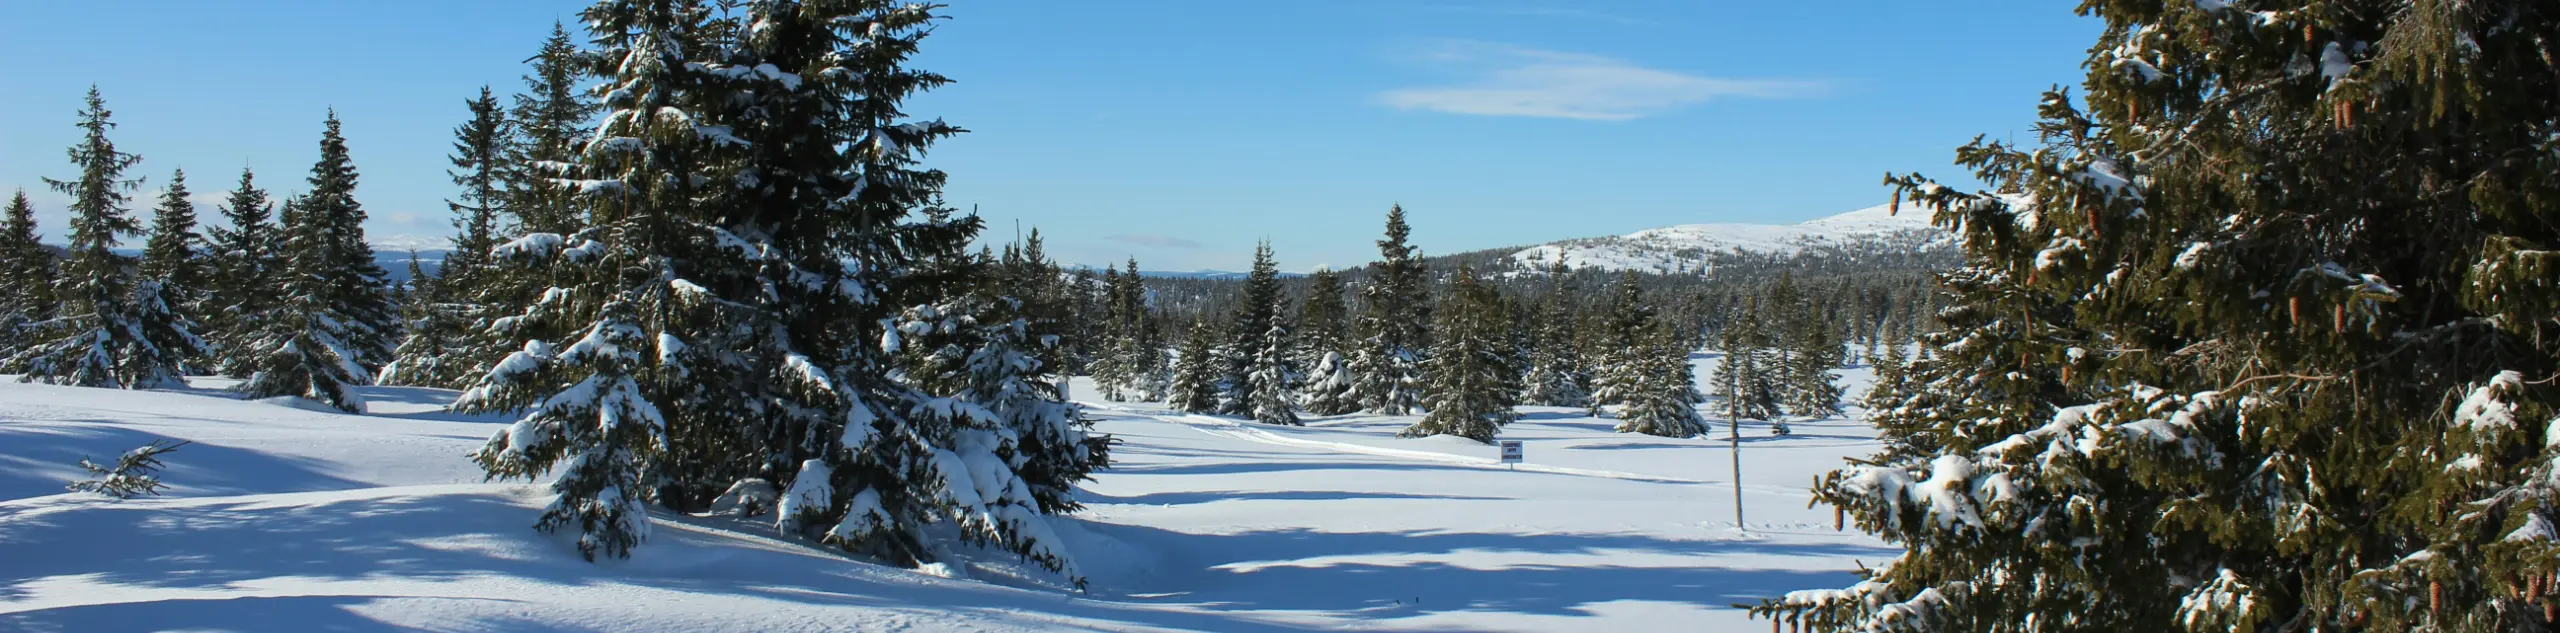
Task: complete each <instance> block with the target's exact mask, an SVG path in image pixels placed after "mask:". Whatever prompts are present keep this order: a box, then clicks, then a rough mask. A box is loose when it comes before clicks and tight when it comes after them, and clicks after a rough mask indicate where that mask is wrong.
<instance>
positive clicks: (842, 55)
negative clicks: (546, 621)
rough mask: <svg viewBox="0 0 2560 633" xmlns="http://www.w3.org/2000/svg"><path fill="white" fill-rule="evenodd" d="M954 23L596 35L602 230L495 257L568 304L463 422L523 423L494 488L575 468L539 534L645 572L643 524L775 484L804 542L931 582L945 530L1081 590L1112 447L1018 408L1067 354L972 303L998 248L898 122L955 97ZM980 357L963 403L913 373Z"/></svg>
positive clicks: (606, 9) (911, 8)
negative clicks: (568, 531)
mask: <svg viewBox="0 0 2560 633" xmlns="http://www.w3.org/2000/svg"><path fill="white" fill-rule="evenodd" d="M933 10H934V7H933V6H932V5H912V4H910V5H897V4H892V3H890V2H887V1H885V0H859V1H851V2H840V3H823V4H814V3H813V4H797V3H754V4H747V5H732V4H727V3H722V4H719V5H717V6H714V5H712V4H711V3H708V2H703V1H699V0H695V1H682V2H637V1H632V0H602V1H600V2H598V3H597V4H595V5H594V6H592V7H590V8H589V9H588V11H587V12H586V18H587V21H588V24H589V28H588V31H589V32H591V33H595V34H596V42H595V43H596V46H597V47H598V49H599V50H598V51H596V53H595V54H596V56H597V58H598V59H600V60H605V62H606V63H604V64H602V65H601V66H600V68H604V69H607V70H609V71H610V72H611V74H612V76H611V78H610V79H609V82H608V83H609V85H608V90H607V93H608V94H610V95H613V96H612V97H611V98H610V99H608V100H607V102H606V105H607V107H608V108H610V109H609V110H608V111H607V112H605V113H604V115H603V116H602V117H601V119H602V123H600V124H599V126H598V127H597V130H596V134H595V135H594V138H595V140H593V141H592V142H589V143H587V144H586V145H585V147H584V150H583V152H584V153H583V154H582V155H581V156H580V157H579V163H578V164H577V165H576V166H575V169H574V170H573V171H575V172H576V173H578V174H580V175H581V177H582V178H585V180H582V181H580V182H578V183H577V184H578V187H577V196H578V197H577V198H576V204H577V205H578V206H580V207H582V208H583V209H584V212H585V214H586V217H587V218H588V220H587V223H588V224H590V225H591V226H588V227H586V228H582V229H579V230H578V231H577V232H576V233H573V234H569V235H561V234H553V233H541V232H536V233H530V234H527V235H526V236H524V237H522V238H519V239H517V240H515V241H513V242H510V243H509V244H507V245H505V246H501V247H500V248H499V249H497V252H498V255H499V256H500V257H503V258H509V259H521V260H523V261H526V262H527V263H528V264H529V265H533V266H537V267H541V268H544V269H546V270H548V271H549V272H550V277H549V278H550V279H553V280H555V282H554V283H555V284H556V285H555V286H554V287H553V288H552V289H549V290H545V291H543V292H539V293H535V294H534V295H533V296H537V297H544V298H545V299H544V300H543V301H538V302H535V303H534V304H533V305H532V307H531V308H529V309H528V310H527V311H526V312H525V313H524V314H522V315H520V316H515V317H510V319H512V320H513V321H511V322H510V323H512V324H511V325H507V326H504V327H502V328H501V330H502V331H505V332H512V333H515V334H513V335H512V337H514V338H519V339H520V340H522V341H523V342H522V344H521V345H520V347H519V349H521V351H519V352H516V353H515V354H513V355H511V356H510V357H508V358H507V359H505V360H502V361H500V362H498V363H496V364H495V366H494V368H493V369H492V370H491V371H490V372H489V373H488V374H487V375H486V376H483V377H482V378H481V379H480V381H479V382H478V383H477V384H476V385H475V386H474V387H473V388H472V389H471V390H469V391H467V392H465V394H464V396H463V397H462V398H461V399H460V400H459V401H458V403H457V406H459V407H461V408H464V409H467V410H488V411H522V412H523V413H522V417H521V418H520V419H519V421H518V422H517V423H516V424H514V425H513V426H511V427H509V428H508V429H507V430H505V431H503V432H501V433H500V434H498V435H497V436H496V437H493V438H491V440H490V441H489V443H488V444H487V445H486V446H485V447H484V448H483V449H482V450H481V452H480V453H479V455H478V459H479V460H480V462H481V463H482V465H483V466H484V468H486V469H488V470H489V471H490V473H491V474H492V475H495V476H504V477H534V476H540V475H542V474H545V473H548V472H549V471H551V470H552V469H553V468H554V467H558V466H564V465H565V468H564V469H563V472H560V473H559V474H558V475H557V476H556V477H555V478H554V480H553V484H552V489H553V491H554V492H555V493H556V495H557V499H558V500H557V501H556V503H555V505H554V506H552V508H551V509H550V510H549V511H547V512H546V513H545V515H544V517H543V518H542V519H541V521H540V522H539V523H537V527H540V528H542V529H559V528H561V527H566V526H569V525H576V526H578V528H579V530H580V531H581V532H582V535H581V539H580V542H581V547H582V549H583V550H584V551H585V552H586V553H587V554H588V555H590V556H593V555H596V554H605V555H613V556H619V555H626V554H627V553H628V552H629V550H630V547H631V546H633V545H635V544H637V543H639V542H640V541H641V540H642V539H643V538H645V536H646V530H647V526H648V521H647V514H646V512H645V508H644V506H645V505H646V504H649V503H653V502H654V503H661V504H666V505H670V506H674V507H677V508H679V509H686V508H693V507H699V506H703V505H707V502H708V501H709V500H710V499H711V498H712V497H714V496H715V495H714V493H717V492H719V491H721V490H723V489H725V488H728V487H731V486H733V485H734V484H737V483H742V482H743V481H744V480H746V479H748V478H754V479H762V480H766V481H773V482H778V483H780V484H781V487H782V488H783V489H784V493H783V495H782V499H781V500H780V502H779V505H778V507H777V508H776V511H775V513H776V522H777V528H778V529H779V530H781V531H783V532H784V533H786V534H791V535H794V536H799V537H805V538H811V539H816V540H820V541H823V542H827V543H831V544H834V545H836V546H838V547H841V548H843V549H844V550H846V551H848V552H853V553H858V554H862V555H866V556H870V557H873V558H875V559H878V560H882V561H884V562H889V563H893V564H920V563H925V562H931V561H933V560H934V559H935V554H934V552H936V551H939V550H940V549H941V548H940V547H938V546H936V545H934V544H933V542H932V539H934V538H936V537H937V535H941V534H949V532H942V531H939V530H937V531H933V532H928V531H927V530H926V529H925V526H926V525H928V524H936V523H939V524H946V525H952V526H956V527H957V528H958V535H959V538H961V539H963V540H965V541H969V542H976V543H985V544H990V545H994V546H998V547H1001V548H1004V549H1006V550H1009V551H1012V552H1014V553H1017V554H1019V555H1022V556H1024V557H1026V558H1029V559H1031V560H1033V561H1037V562H1040V563H1042V564H1044V565H1046V566H1048V567H1050V568H1052V569H1055V570H1059V571H1061V572H1063V573H1066V574H1067V575H1068V576H1070V577H1075V572H1074V567H1073V564H1072V562H1071V561H1070V560H1068V558H1067V556H1066V554H1065V552H1064V551H1063V550H1061V549H1059V542H1058V540H1057V538H1056V535H1055V534H1054V533H1053V532H1052V531H1051V530H1050V529H1049V528H1048V525H1047V522H1046V519H1045V517H1046V516H1047V515H1049V514H1052V513H1056V512H1065V511H1069V510H1072V509H1073V504H1072V502H1071V501H1070V500H1069V499H1068V498H1067V497H1065V496H1064V491H1065V489H1066V488H1067V487H1070V486H1072V485H1073V483H1074V482H1075V481H1077V480H1080V479H1082V478H1084V477H1085V476H1086V473H1087V472H1088V471H1089V470H1090V469H1091V468H1094V467H1099V466H1100V465H1101V464H1103V463H1105V461H1106V458H1107V455H1106V454H1104V453H1103V452H1102V451H1103V448H1104V447H1105V446H1107V442H1106V441H1102V440H1099V438H1087V439H1088V440H1093V441H1076V440H1073V438H1072V437H1070V436H1067V435H1060V434H1050V435H1048V436H1043V435H1042V433H1046V432H1047V431H1051V430H1059V429H1073V428H1076V424H1077V423H1076V422H1075V421H1074V419H1073V418H1072V416H1071V415H1067V416H1066V417H1060V416H1061V415H1063V414H1071V413H1072V412H1073V408H1072V407H1067V406H1064V403H1063V402H1058V401H1057V396H1056V395H1055V392H1046V391H1041V390H1023V389H1016V388H1015V387H1012V386H1020V385H1023V384H1026V382H1038V381H1043V380H1049V379H1052V378H1053V377H1054V374H1045V372H1048V371H1053V370H1049V369H1043V367H1047V365H1044V364H1042V363H1040V362H1038V359H1037V358H1036V356H1037V355H1038V354H1039V352H1038V351H1036V350H1037V348H1039V347H1045V346H1048V345H1050V343H1051V341H1048V340H1046V339H1045V337H1035V336H1029V335H1027V334H1024V332H1027V328H1028V327H1029V325H1030V323H1029V322H1028V321H1029V320H1028V319H1027V318H1026V317H1024V316H1023V315H1022V314H1020V312H1019V310H1020V309H1021V308H1020V306H1019V305H1016V304H1014V303H1013V302H1010V301H998V300H992V299H990V300H986V301H976V302H970V301H967V300H964V298H965V297H970V296H972V295H971V293H972V292H981V291H984V290H986V288H985V287H984V286H981V285H978V284H981V283H984V282H987V281H989V279H988V276H989V275H990V274H991V273H990V272H988V271H986V270H985V269H984V266H985V265H986V264H985V263H984V262H974V263H973V262H966V261H963V259H962V258H965V257H967V256H966V255H964V254H961V253H962V250H963V248H964V247H965V245H966V244H967V243H968V242H969V241H970V240H971V239H972V238H974V237H975V236H976V235H977V233H978V232H979V231H980V229H981V228H983V223H982V222H981V221H979V220H978V219H977V218H976V217H974V216H971V217H959V218H955V217H953V216H952V214H951V212H950V210H949V209H948V208H947V207H944V206H943V205H942V204H941V200H940V196H939V193H938V190H939V188H940V186H941V185H942V183H943V182H944V180H945V177H944V175H943V174H942V173H941V172H940V171H936V170H929V169H923V168H921V167H919V166H918V164H917V163H918V161H919V160H920V157H921V153H922V152H923V151H924V150H925V149H926V148H928V147H930V146H931V145H932V144H933V143H934V142H936V141H938V140H940V139H943V138H946V137H949V136H951V135H954V134H958V133H960V132H961V130H960V129H959V128H956V127H953V126H950V125H948V124H945V123H942V122H940V121H914V120H911V119H910V118H909V117H908V115H907V114H906V113H905V112H904V111H903V110H902V106H901V104H902V103H904V102H905V101H906V100H907V99H908V98H910V97H912V96H913V95H914V94H916V93H917V92H919V91H922V90H925V89H929V88H932V87H935V86H939V85H942V84H944V83H946V82H947V81H948V80H947V79H945V78H943V77H941V76H940V75H936V74H933V73H929V72H924V71H920V70H915V69H911V68H907V67H906V66H905V64H906V62H907V61H908V59H909V58H910V57H912V56H913V55H914V54H915V52H916V51H917V49H918V46H919V43H920V42H921V40H922V39H923V37H924V36H925V34H927V33H928V32H930V27H931V25H932V24H933V23H934V21H935V20H937V19H938V17H937V16H935V15H934V14H933ZM750 27H752V28H750ZM519 213H522V211H521V210H520V211H519ZM919 216H920V217H919ZM1026 255H1027V254H1026ZM1026 259H1029V258H1028V257H1026ZM555 298H556V299H555ZM955 301H958V302H959V303H954V302H955ZM902 306H925V307H927V308H929V311H911V310H902V309H901V307H902ZM957 319H965V320H967V321H970V322H974V323H977V324H980V325H979V326H978V327H977V328H964V327H961V326H959V325H956V323H959V321H956V320H957ZM1017 322H1019V323H1017ZM945 323H951V324H954V325H950V326H949V328H950V329H947V330H946V329H945V326H944V325H943V324H945ZM1017 326H1018V327H1017ZM982 328H993V329H992V330H990V329H982ZM970 332H975V334H974V336H977V337H980V338H977V339H975V340H977V341H980V342H981V343H983V344H980V343H959V342H953V343H949V344H948V345H946V346H949V345H957V346H959V347H960V348H961V349H962V350H964V351H965V350H968V349H970V346H971V345H978V347H976V348H975V349H976V350H977V351H975V352H969V353H967V354H965V355H964V358H970V359H978V358H984V359H991V360H990V361H989V362H988V363H985V364H979V363H978V362H976V361H974V360H973V361H969V362H967V363H963V364H960V365H944V366H943V367H945V368H946V369H953V370H955V371H956V370H959V369H965V372H963V373H965V374H966V378H965V380H964V379H960V378H956V377H955V376H958V374H954V373H949V372H935V373H929V374H919V373H915V372H912V371H908V372H902V371H899V370H898V367H897V365H898V363H897V362H896V361H897V360H898V359H897V358H896V357H897V356H898V355H900V354H902V353H906V352H911V351H919V350H911V349H910V348H907V347H906V346H905V341H906V339H908V338H911V337H914V338H917V339H918V344H920V345H933V344H934V342H935V337H936V336H941V335H954V336H957V335H962V334H967V333H970ZM933 349H936V350H938V349H940V348H939V347H936V348H933ZM937 353H938V352H937ZM1025 358H1028V361H1027V362H1017V361H1019V360H1021V359H1025ZM1008 385H1011V386H1008ZM1035 400H1036V401H1044V402H1048V403H1049V405H1041V406H1031V407H1025V408H1019V409H1012V408H1013V407H1016V406H1017V405H1022V404H1023V403H1026V402H1030V401H1035ZM1035 409H1036V410H1037V411H1038V413H1037V415H1034V416H1033V418H1020V417H1015V416H1014V415H1012V414H1008V413H1006V412H1005V411H1007V410H1018V411H1033V410H1035ZM1034 418H1036V420H1035V419H1034ZM600 422H601V424H599V423H600ZM1034 422H1036V424H1034ZM1035 427H1036V428H1035ZM652 482H655V483H656V484H657V485H650V484H651V483H652Z"/></svg>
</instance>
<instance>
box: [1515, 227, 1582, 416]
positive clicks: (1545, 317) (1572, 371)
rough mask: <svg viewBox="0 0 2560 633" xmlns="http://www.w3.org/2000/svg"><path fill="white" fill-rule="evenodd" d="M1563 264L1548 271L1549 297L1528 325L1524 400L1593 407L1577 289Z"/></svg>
mask: <svg viewBox="0 0 2560 633" xmlns="http://www.w3.org/2000/svg"><path fill="white" fill-rule="evenodd" d="M1568 272H1569V271H1568V270H1567V269H1566V268H1565V266H1564V264H1563V262H1561V261H1559V262H1557V263H1556V264H1555V265H1554V266H1552V267H1550V268H1548V269H1547V294H1546V297H1545V299H1544V300H1542V301H1540V302H1539V304H1538V307H1537V308H1536V310H1537V312H1536V318H1535V319H1534V322H1533V323H1531V324H1530V325H1529V330H1530V331H1529V332H1528V335H1529V362H1528V365H1529V373H1528V376H1526V377H1525V378H1523V379H1522V382H1523V383H1524V384H1523V386H1522V390H1521V400H1522V401H1524V402H1527V403H1528V404H1534V405H1542V406H1550V407H1587V406H1590V405H1591V390H1590V383H1591V372H1590V369H1589V368H1588V367H1586V366H1584V363H1583V357H1582V350H1581V346H1580V345H1579V341H1578V339H1579V338H1580V336H1579V333H1577V332H1575V327H1574V325H1575V324H1576V322H1577V321H1579V319H1577V318H1575V317H1576V316H1577V314H1576V312H1577V311H1576V310H1575V309H1574V303H1573V302H1574V300H1575V298H1576V296H1577V295H1578V294H1580V293H1579V290H1578V289H1576V288H1575V287H1574V284H1573V279H1572V277H1571V275H1569V274H1568Z"/></svg>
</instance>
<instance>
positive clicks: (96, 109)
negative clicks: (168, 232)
mask: <svg viewBox="0 0 2560 633" xmlns="http://www.w3.org/2000/svg"><path fill="white" fill-rule="evenodd" d="M112 116H113V113H111V112H109V111H108V110H107V105H106V100H105V99H104V98H102V97H100V96H99V95H98V89H97V88H96V87H94V86H93V87H91V88H89V96H88V101H87V105H86V107H84V108H83V109H82V110H81V112H80V123H79V127H80V129H81V130H82V132H83V133H84V134H83V137H82V139H81V141H80V142H79V143H78V144H74V145H72V146H71V148H70V150H69V151H68V152H67V153H68V154H69V155H70V157H71V163H72V165H74V166H77V167H79V168H80V176H79V177H78V178H74V179H71V180H54V179H51V178H47V179H45V184H46V185H48V186H51V187H53V189H54V190H55V191H59V192H62V193H63V194H64V195H66V196H69V197H70V198H71V244H70V251H71V260H70V262H69V264H68V265H67V266H65V267H64V269H63V271H62V274H61V276H60V277H59V278H58V280H57V281H56V282H55V284H54V288H53V292H52V295H53V297H54V299H55V300H56V301H58V302H60V308H58V309H57V311H56V312H55V315H54V316H53V317H52V318H49V319H46V320H44V321H40V322H37V323H36V324H34V327H33V328H31V331H30V332H29V335H30V340H28V342H27V343H26V345H25V346H24V347H21V348H19V349H18V350H15V353H14V354H12V355H11V356H9V357H8V358H7V359H6V360H5V361H0V369H5V371H9V372H13V373H17V374H20V378H19V379H20V380H22V381H30V382H46V383H52V384H57V385H78V386H84V387H120V388H126V389H143V388H150V387H158V386H162V385H167V384H172V383H175V382H177V381H178V379H179V376H180V367H179V364H180V362H181V359H182V358H183V357H184V355H185V354H187V353H189V352H191V351H192V350H187V349H164V348H161V347H159V346H158V345H157V344H156V341H163V340H171V339H173V338H178V337H175V336H172V335H173V334H183V333H184V331H183V330H180V331H178V332H174V333H173V332H169V331H168V326H171V325H174V323H173V322H172V320H171V319H166V318H163V317H166V316H169V313H168V312H167V311H165V310H161V309H159V308H161V307H162V306H163V305H165V304H160V303H158V302H153V303H152V304H151V305H143V304H141V303H139V302H137V301H136V300H135V296H134V293H133V291H134V282H133V279H132V278H131V277H130V276H129V273H127V272H126V270H125V268H126V266H127V265H128V264H129V263H130V260H129V259H128V258H126V257H124V256H122V255H118V254H116V253H115V251H114V248H115V246H116V242H117V240H118V238H119V237H122V236H129V235H135V234H138V233H140V232H141V228H142V227H141V225H140V224H139V223H137V222H135V221H134V219H133V218H131V217H128V216H127V215H125V213H126V209H125V204H126V203H128V202H130V201H131V200H132V199H133V194H132V192H133V190H134V189H136V188H139V187H140V186H141V182H142V181H141V180H140V179H127V178H125V177H124V173H125V171H126V170H129V169H132V168H133V165H134V164H135V163H139V162H141V161H142V157H140V156H135V155H133V154H127V153H124V152H121V151H117V150H116V146H115V143H114V142H113V141H110V140H108V139H107V131H108V130H112V129H114V128H115V122H114V121H113V120H112Z"/></svg>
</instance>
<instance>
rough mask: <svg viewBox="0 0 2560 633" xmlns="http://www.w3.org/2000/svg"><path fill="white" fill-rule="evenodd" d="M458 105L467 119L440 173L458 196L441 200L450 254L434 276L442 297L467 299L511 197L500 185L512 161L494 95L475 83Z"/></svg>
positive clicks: (455, 132)
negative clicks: (475, 93) (474, 91)
mask: <svg viewBox="0 0 2560 633" xmlns="http://www.w3.org/2000/svg"><path fill="white" fill-rule="evenodd" d="M464 105H465V106H467V107H468V108H469V109H470V111H471V118H470V120H468V121H464V122H463V124H462V126H461V127H457V128H454V130H453V154H452V156H451V158H450V160H451V161H452V162H453V169H451V170H448V171H446V172H445V173H446V175H449V176H451V177H452V178H453V184H454V185H455V186H458V187H461V188H462V194H461V195H460V196H459V197H457V198H456V199H454V200H449V201H446V202H445V206H448V207H451V208H452V209H453V216H454V218H453V225H454V229H455V235H454V237H453V253H452V254H450V255H447V256H445V258H444V263H443V264H442V265H441V266H439V267H438V270H437V276H438V277H439V278H440V282H441V283H443V284H444V289H445V294H446V298H447V299H451V300H457V301H466V302H467V301H470V300H471V298H472V297H473V296H475V295H476V294H477V292H476V288H473V287H472V285H473V284H474V282H475V281H476V280H477V278H478V277H479V276H480V275H481V273H480V269H481V268H482V267H484V266H486V265H487V262H488V261H489V251H490V249H492V248H496V247H497V245H498V237H499V232H500V231H501V230H503V227H500V226H499V225H498V221H499V218H501V217H504V216H505V215H507V213H508V211H507V209H506V207H505V205H506V203H507V201H508V199H509V198H511V197H512V196H511V195H510V192H509V191H507V190H506V189H505V187H506V185H507V184H508V183H507V175H506V170H507V169H509V168H511V167H512V165H510V164H509V163H508V156H507V152H508V151H509V149H510V148H509V147H508V145H507V140H508V133H509V128H508V125H507V114H506V112H505V111H504V110H502V109H500V108H499V106H498V97H497V95H495V94H491V93H490V91H489V87H488V86H481V87H480V98H477V99H472V100H469V101H465V102H464Z"/></svg>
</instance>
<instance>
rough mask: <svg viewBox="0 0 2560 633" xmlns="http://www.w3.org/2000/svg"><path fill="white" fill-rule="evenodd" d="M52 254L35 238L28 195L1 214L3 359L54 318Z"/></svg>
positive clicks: (21, 195)
mask: <svg viewBox="0 0 2560 633" xmlns="http://www.w3.org/2000/svg"><path fill="white" fill-rule="evenodd" d="M53 259H54V258H53V254H52V253H49V252H46V251H45V249H44V243H43V242H40V241H38V238H37V237H36V208H35V205H34V204H30V203H28V202H27V192H26V191H24V190H20V191H18V192H17V194H16V195H13V196H10V198H9V206H8V208H7V209H6V210H5V212H0V358H7V357H9V356H13V355H16V354H17V352H18V350H19V349H21V347H22V346H23V345H24V344H25V342H26V338H27V334H28V332H27V328H28V327H30V326H32V325H34V324H35V323H36V322H39V321H43V320H45V319H49V318H52V316H53V301H52V293H51V290H52V289H53V266H54V261H53Z"/></svg>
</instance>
